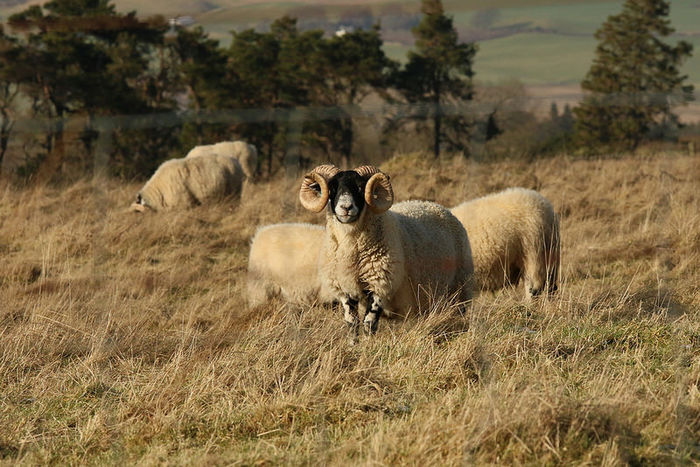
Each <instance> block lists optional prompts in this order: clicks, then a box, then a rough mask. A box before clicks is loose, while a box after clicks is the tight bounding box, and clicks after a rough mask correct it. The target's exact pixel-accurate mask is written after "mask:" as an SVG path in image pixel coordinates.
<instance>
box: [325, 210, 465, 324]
mask: <svg viewBox="0 0 700 467" xmlns="http://www.w3.org/2000/svg"><path fill="white" fill-rule="evenodd" d="M357 222H358V223H359V225H358V226H353V227H349V226H348V225H346V224H342V223H340V222H338V221H337V220H336V218H335V216H334V215H333V213H332V212H331V211H330V209H329V210H328V213H327V217H326V230H327V235H326V237H325V239H324V244H323V249H322V253H321V258H322V261H321V276H322V278H321V279H322V281H323V283H324V287H325V288H327V289H328V290H329V292H330V293H331V294H332V295H333V296H342V295H348V296H351V297H357V299H361V298H362V294H363V292H364V291H365V290H368V289H369V290H371V291H372V292H373V293H374V294H376V295H377V296H379V297H380V299H381V300H382V301H383V302H384V305H385V312H389V313H399V314H404V313H408V312H409V311H410V310H415V309H417V308H418V307H420V306H425V305H427V304H428V298H430V297H434V296H437V295H439V294H443V293H459V298H460V299H462V300H468V299H469V298H471V290H472V284H471V276H472V273H473V266H472V261H471V251H470V246H469V240H468V238H467V234H466V232H465V230H464V228H463V227H462V225H461V224H460V223H459V221H458V220H457V219H456V218H455V217H454V216H453V215H452V214H451V213H450V212H449V211H448V210H447V209H445V208H444V207H442V206H440V205H438V204H435V203H431V202H427V201H405V202H402V203H398V204H396V205H394V206H393V207H392V208H391V209H390V210H389V211H386V212H384V213H382V214H375V213H373V212H371V211H369V210H364V212H363V213H362V214H361V216H360V219H359V220H358V221H357Z"/></svg>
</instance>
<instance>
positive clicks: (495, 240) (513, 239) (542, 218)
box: [452, 188, 560, 297]
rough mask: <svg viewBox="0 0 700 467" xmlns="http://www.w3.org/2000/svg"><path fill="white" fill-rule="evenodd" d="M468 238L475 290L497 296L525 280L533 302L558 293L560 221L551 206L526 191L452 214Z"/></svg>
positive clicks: (469, 204) (497, 195) (499, 196)
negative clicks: (534, 299)
mask: <svg viewBox="0 0 700 467" xmlns="http://www.w3.org/2000/svg"><path fill="white" fill-rule="evenodd" d="M452 214H454V215H455V216H456V217H457V219H459V220H460V221H461V222H462V225H464V228H465V229H466V230H467V234H468V235H469V241H470V243H471V248H472V257H473V260H474V277H475V281H476V285H477V286H478V287H479V288H480V289H482V290H497V289H500V288H502V287H504V286H506V285H508V284H517V283H518V281H519V280H520V279H521V278H522V279H524V283H525V292H526V294H527V295H528V297H532V296H536V295H538V294H540V293H541V292H542V291H544V290H546V291H547V292H549V293H553V292H554V291H556V289H557V281H558V272H559V261H560V244H559V243H560V238H559V220H558V219H557V216H556V215H555V214H554V209H553V208H552V204H551V203H550V202H549V201H548V200H547V199H546V198H545V197H544V196H542V195H541V194H539V193H538V192H536V191H533V190H527V189H525V188H509V189H507V190H504V191H501V192H498V193H494V194H491V195H488V196H484V197H482V198H477V199H475V200H471V201H467V202H464V203H462V204H460V205H459V206H456V207H454V208H452Z"/></svg>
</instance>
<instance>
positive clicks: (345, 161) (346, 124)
mask: <svg viewBox="0 0 700 467" xmlns="http://www.w3.org/2000/svg"><path fill="white" fill-rule="evenodd" d="M340 125H341V143H340V148H341V154H342V165H343V168H344V169H345V170H350V167H351V164H352V160H351V156H352V140H353V137H354V135H353V131H352V118H348V119H346V120H342V121H341V122H340Z"/></svg>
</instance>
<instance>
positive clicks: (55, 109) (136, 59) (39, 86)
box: [9, 0, 166, 181]
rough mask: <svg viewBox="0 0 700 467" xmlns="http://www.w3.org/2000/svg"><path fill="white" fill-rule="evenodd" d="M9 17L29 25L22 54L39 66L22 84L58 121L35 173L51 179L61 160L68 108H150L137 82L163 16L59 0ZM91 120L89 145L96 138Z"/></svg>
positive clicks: (101, 2)
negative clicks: (144, 15) (140, 15)
mask: <svg viewBox="0 0 700 467" xmlns="http://www.w3.org/2000/svg"><path fill="white" fill-rule="evenodd" d="M9 25H10V27H11V28H12V29H13V30H14V31H17V32H22V33H23V36H24V38H23V40H22V41H20V46H21V47H22V54H21V58H22V61H23V63H24V66H27V67H31V68H32V70H33V73H32V79H31V80H26V81H25V82H24V83H23V85H22V88H23V89H22V91H23V93H24V94H25V95H26V96H27V97H28V98H29V99H32V100H33V101H34V102H35V103H36V106H35V108H37V109H40V110H41V112H42V113H43V116H45V117H49V118H54V119H55V122H56V123H55V125H53V127H52V129H51V130H50V131H49V132H48V133H47V135H46V143H45V148H46V152H47V156H46V160H45V161H44V163H43V164H42V165H41V167H39V170H38V173H37V180H39V181H42V180H48V179H49V178H50V177H52V176H53V175H54V173H55V172H57V171H58V170H59V169H60V167H61V165H62V164H63V158H64V129H63V118H65V117H66V116H68V115H71V114H83V115H87V116H88V117H89V118H90V119H91V118H92V117H93V116H96V115H105V114H115V113H116V114H120V113H140V112H144V111H146V110H147V106H146V103H145V100H144V98H143V95H142V94H143V93H142V90H141V89H140V88H139V84H140V83H141V79H142V78H143V76H144V74H145V73H146V71H147V68H148V65H149V57H148V47H147V46H146V45H147V44H152V43H157V42H161V41H162V37H163V34H164V32H165V29H166V27H165V22H164V20H163V19H162V18H159V19H156V20H154V23H151V22H149V21H142V20H140V19H138V18H137V17H136V13H135V12H131V13H127V14H121V13H117V12H116V10H115V7H114V5H113V4H111V3H110V0H53V1H50V2H47V3H45V4H44V5H42V6H41V7H40V6H37V5H33V6H30V7H29V8H27V9H26V10H23V11H21V12H20V13H17V14H15V15H12V16H11V17H10V19H9ZM89 125H90V123H88V128H86V131H85V132H84V135H83V136H84V137H85V138H84V139H83V141H84V143H85V145H86V148H87V149H88V150H90V147H91V142H92V141H93V140H94V138H95V133H94V131H93V130H92V129H91V128H89Z"/></svg>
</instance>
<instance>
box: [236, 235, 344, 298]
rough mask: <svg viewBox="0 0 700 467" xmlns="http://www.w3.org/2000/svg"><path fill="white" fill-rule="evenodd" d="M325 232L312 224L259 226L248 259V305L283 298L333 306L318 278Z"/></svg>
mask: <svg viewBox="0 0 700 467" xmlns="http://www.w3.org/2000/svg"><path fill="white" fill-rule="evenodd" d="M324 236H325V229H324V228H323V227H322V226H319V225H313V224H273V225H266V226H264V227H260V228H259V229H258V230H257V232H256V233H255V235H254V236H253V239H252V241H251V245H250V254H249V256H248V284H247V285H248V305H249V306H257V305H260V304H261V303H263V302H265V301H266V300H268V299H269V298H271V297H273V296H276V295H281V296H282V297H283V298H284V299H285V300H286V301H288V302H291V303H293V304H296V305H310V304H312V303H331V302H332V301H333V299H332V297H330V296H329V295H328V293H327V292H326V291H325V289H322V287H321V281H320V280H319V278H318V261H319V251H320V245H321V244H322V243H323V237H324Z"/></svg>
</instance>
